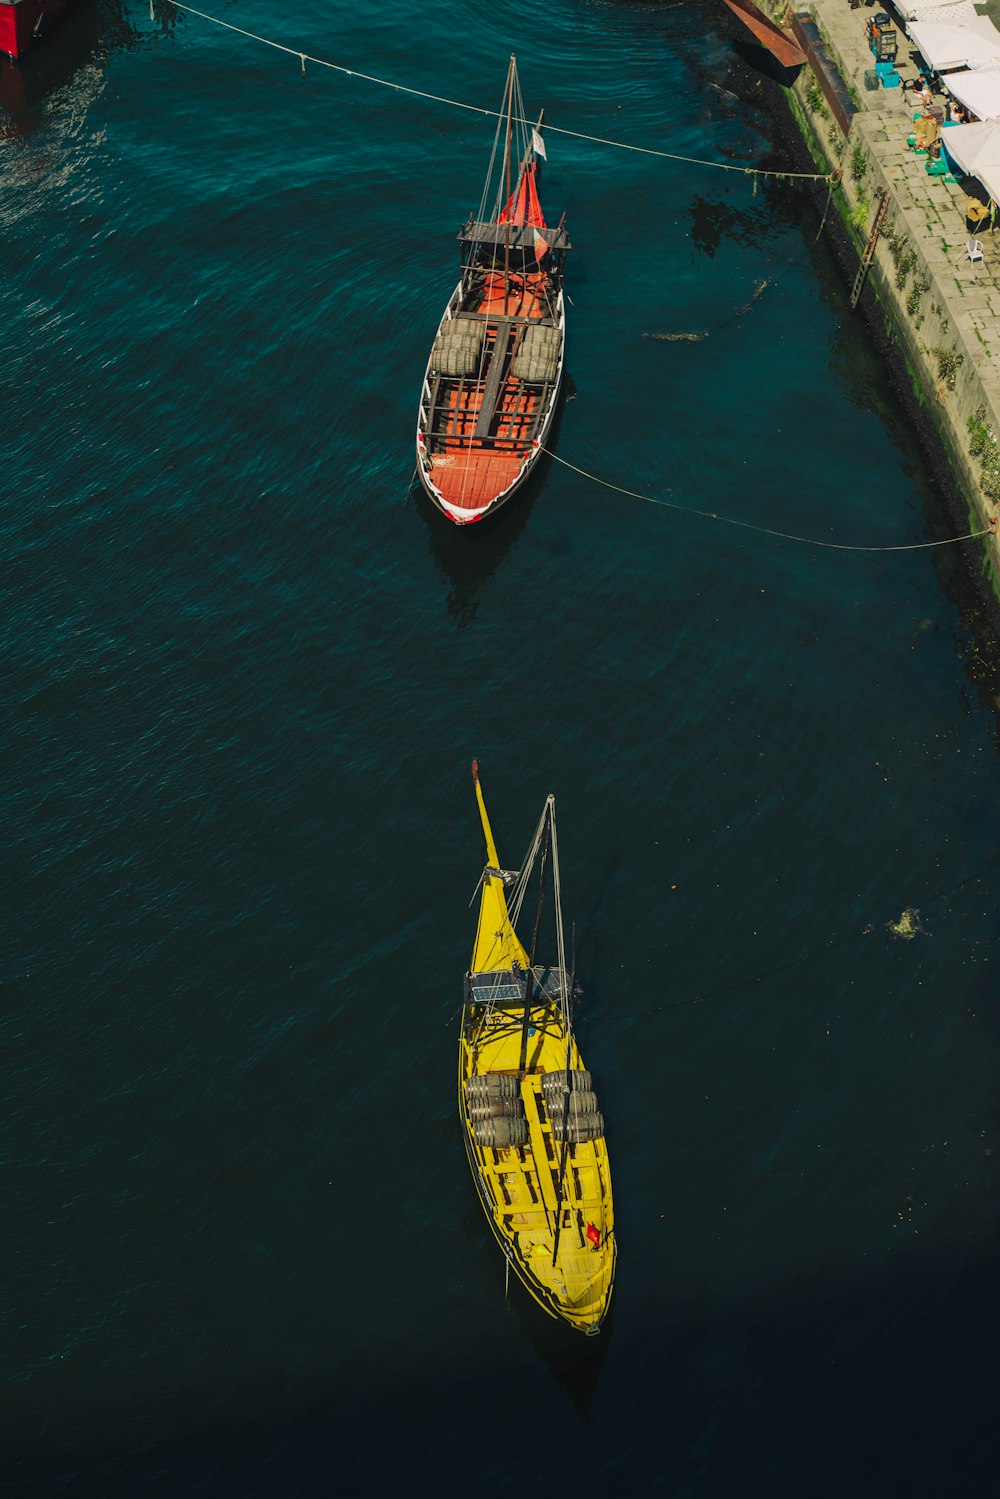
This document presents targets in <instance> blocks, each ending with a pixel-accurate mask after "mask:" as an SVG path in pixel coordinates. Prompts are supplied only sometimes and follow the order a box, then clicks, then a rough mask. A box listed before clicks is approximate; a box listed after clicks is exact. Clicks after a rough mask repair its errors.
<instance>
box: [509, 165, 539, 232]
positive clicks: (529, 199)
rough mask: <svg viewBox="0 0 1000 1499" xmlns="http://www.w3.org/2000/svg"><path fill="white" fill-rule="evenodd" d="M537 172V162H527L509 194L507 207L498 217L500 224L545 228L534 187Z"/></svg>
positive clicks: (536, 191)
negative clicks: (513, 189) (514, 188)
mask: <svg viewBox="0 0 1000 1499" xmlns="http://www.w3.org/2000/svg"><path fill="white" fill-rule="evenodd" d="M537 171H538V163H537V161H529V162H528V163H527V164H526V165H525V167H524V169H523V171H522V172H521V177H520V180H519V182H518V184H517V188H516V190H515V191H514V192H513V193H512V194H511V196H510V199H509V201H508V203H507V207H506V208H505V209H504V211H503V213H502V214H501V215H500V220H499V222H500V223H501V224H506V223H511V224H528V225H530V227H531V228H532V229H544V228H545V215H544V214H543V213H542V205H541V203H539V201H538V188H537V187H536V185H535V173H536V172H537Z"/></svg>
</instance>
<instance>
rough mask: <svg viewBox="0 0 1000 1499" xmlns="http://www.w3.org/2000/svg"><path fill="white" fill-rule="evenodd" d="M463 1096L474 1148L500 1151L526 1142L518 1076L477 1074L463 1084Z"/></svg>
mask: <svg viewBox="0 0 1000 1499" xmlns="http://www.w3.org/2000/svg"><path fill="white" fill-rule="evenodd" d="M465 1097H466V1101H467V1103H468V1107H469V1118H470V1120H471V1121H472V1130H473V1134H474V1135H475V1137H476V1144H477V1145H492V1146H493V1147H494V1148H495V1149H497V1150H503V1149H505V1148H506V1147H507V1146H509V1145H525V1144H526V1143H527V1140H528V1121H527V1120H526V1119H525V1117H524V1104H523V1103H522V1101H521V1079H520V1078H519V1077H517V1076H516V1075H512V1074H511V1073H509V1072H479V1073H477V1074H476V1076H475V1077H470V1078H469V1079H468V1081H467V1082H466V1084H465Z"/></svg>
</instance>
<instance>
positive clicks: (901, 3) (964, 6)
mask: <svg viewBox="0 0 1000 1499" xmlns="http://www.w3.org/2000/svg"><path fill="white" fill-rule="evenodd" d="M892 8H893V10H895V11H898V13H899V14H900V15H901V16H902V18H903V20H904V21H940V20H943V21H954V22H958V23H961V22H962V21H963V20H964V19H965V17H966V16H972V17H973V18H975V17H976V16H977V15H978V12H977V11H976V9H975V7H974V6H973V4H972V0H892Z"/></svg>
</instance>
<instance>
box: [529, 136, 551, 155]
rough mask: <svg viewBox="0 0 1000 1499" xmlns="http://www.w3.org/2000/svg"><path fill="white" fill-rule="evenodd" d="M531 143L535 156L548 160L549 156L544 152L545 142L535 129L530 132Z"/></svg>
mask: <svg viewBox="0 0 1000 1499" xmlns="http://www.w3.org/2000/svg"><path fill="white" fill-rule="evenodd" d="M531 145H532V148H533V150H534V153H535V155H536V156H540V157H541V158H542V160H543V161H548V159H549V158H548V157H547V156H546V154H545V142H544V141H543V140H542V137H541V136H540V135H539V133H538V131H537V130H532V132H531Z"/></svg>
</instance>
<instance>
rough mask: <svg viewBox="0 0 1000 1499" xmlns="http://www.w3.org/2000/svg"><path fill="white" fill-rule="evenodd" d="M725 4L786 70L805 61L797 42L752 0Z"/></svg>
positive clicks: (731, 1) (796, 66) (726, 1)
mask: <svg viewBox="0 0 1000 1499" xmlns="http://www.w3.org/2000/svg"><path fill="white" fill-rule="evenodd" d="M725 4H726V5H727V6H728V7H729V9H730V10H731V11H732V13H733V15H734V16H736V17H737V19H738V20H740V21H742V22H743V24H744V26H746V28H747V30H748V31H750V32H751V33H752V34H753V35H754V36H755V37H756V38H757V40H758V42H760V43H761V45H762V46H764V47H766V48H767V50H768V52H770V54H771V56H772V57H776V58H777V59H778V61H779V62H780V63H781V64H782V66H783V67H786V68H798V67H801V66H802V64H803V63H804V62H805V60H806V55H805V53H804V52H803V51H802V48H801V47H800V46H799V44H798V42H796V41H795V40H794V38H793V37H790V36H789V35H788V33H787V32H785V31H782V29H781V27H780V26H776V25H775V24H774V22H773V21H772V20H771V19H770V18H769V17H768V16H766V15H765V14H764V12H763V11H762V10H760V9H759V8H758V6H756V5H755V4H754V3H753V0H725Z"/></svg>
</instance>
